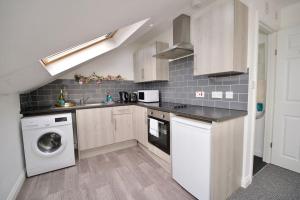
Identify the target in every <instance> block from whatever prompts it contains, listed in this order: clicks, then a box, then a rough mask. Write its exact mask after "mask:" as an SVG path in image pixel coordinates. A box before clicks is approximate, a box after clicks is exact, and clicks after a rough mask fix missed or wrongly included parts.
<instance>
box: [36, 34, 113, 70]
mask: <svg viewBox="0 0 300 200" xmlns="http://www.w3.org/2000/svg"><path fill="white" fill-rule="evenodd" d="M116 32H117V30H116V31H113V32H110V33H107V34H105V35H102V36H100V37H98V38H96V39H94V40H91V41H88V42H86V43H83V44H80V45H77V46H75V47H71V48H69V49H66V50H63V51H60V52H58V53H55V54H52V55H50V56H47V57H45V58H42V59H41V60H40V61H41V63H42V64H43V65H44V66H47V65H49V64H51V63H53V62H56V61H58V60H61V59H63V58H65V57H67V56H70V55H72V54H74V53H77V52H79V51H82V50H85V49H87V48H90V47H92V46H94V45H97V44H99V43H101V42H103V41H105V40H108V39H111V38H112V37H113V36H114V35H115V34H116Z"/></svg>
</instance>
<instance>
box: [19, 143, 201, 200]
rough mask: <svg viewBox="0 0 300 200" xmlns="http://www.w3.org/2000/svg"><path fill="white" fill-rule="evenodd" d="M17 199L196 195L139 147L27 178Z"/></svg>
mask: <svg viewBox="0 0 300 200" xmlns="http://www.w3.org/2000/svg"><path fill="white" fill-rule="evenodd" d="M17 199H18V200H23V199H26V200H41V199H42V200H56V199H68V200H83V199H84V200H90V199H91V200H94V199H97V200H99V199H101V200H106V199H109V200H144V199H145V200H185V199H187V200H188V199H195V198H194V197H193V196H191V195H190V194H189V193H188V192H186V191H185V190H184V189H183V188H182V187H181V186H179V185H178V184H177V183H176V182H175V181H174V180H173V179H172V178H171V176H170V174H169V173H168V172H167V171H165V170H164V169H163V168H162V167H161V166H160V165H158V163H156V161H154V160H153V159H152V158H151V157H150V156H149V155H148V154H147V153H146V152H145V151H144V150H142V149H141V148H140V147H131V148H127V149H123V150H119V151H115V152H110V153H106V154H103V155H99V156H95V157H92V158H88V159H83V160H81V161H80V163H77V165H76V166H74V167H69V168H66V169H62V170H57V171H54V172H49V173H46V174H42V175H38V176H34V177H31V178H27V179H26V181H25V183H24V185H23V187H22V189H21V191H20V193H19V195H18V197H17Z"/></svg>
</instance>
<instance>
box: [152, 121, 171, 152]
mask: <svg viewBox="0 0 300 200" xmlns="http://www.w3.org/2000/svg"><path fill="white" fill-rule="evenodd" d="M148 142H149V143H151V144H153V145H154V146H156V147H157V148H159V149H161V150H162V151H164V152H165V153H167V154H169V155H170V122H169V121H165V120H162V119H157V118H155V117H150V116H149V117H148Z"/></svg>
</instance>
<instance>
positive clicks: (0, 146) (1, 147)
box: [0, 94, 24, 200]
mask: <svg viewBox="0 0 300 200" xmlns="http://www.w3.org/2000/svg"><path fill="white" fill-rule="evenodd" d="M19 108H20V103H19V95H17V94H10V95H0V110H1V113H0V136H1V139H0V160H1V161H0V169H1V170H0V199H1V200H2V199H3V200H4V199H7V197H8V195H9V194H10V192H11V190H12V188H13V187H14V186H15V184H16V181H17V180H18V178H19V177H20V176H21V177H22V175H24V164H23V146H22V142H21V131H20V114H19V112H20V109H19Z"/></svg>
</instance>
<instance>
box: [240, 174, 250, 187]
mask: <svg viewBox="0 0 300 200" xmlns="http://www.w3.org/2000/svg"><path fill="white" fill-rule="evenodd" d="M251 183H252V177H251V176H246V177H243V178H242V182H241V187H242V188H247V187H248V186H249V185H250V184H251Z"/></svg>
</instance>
